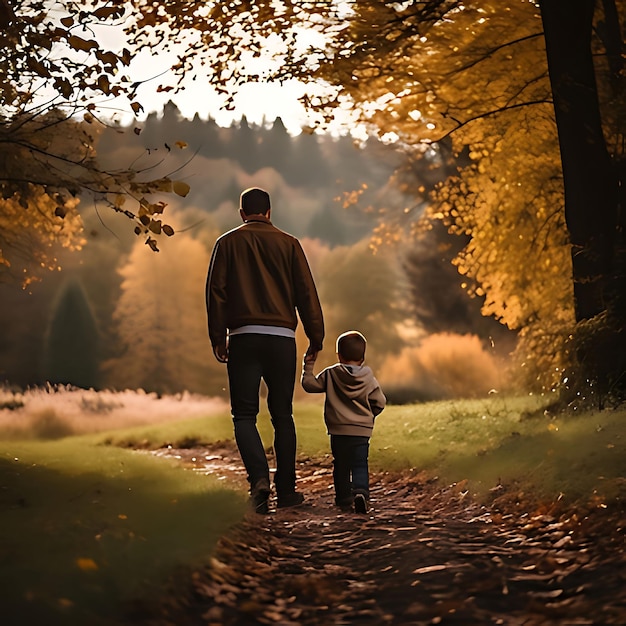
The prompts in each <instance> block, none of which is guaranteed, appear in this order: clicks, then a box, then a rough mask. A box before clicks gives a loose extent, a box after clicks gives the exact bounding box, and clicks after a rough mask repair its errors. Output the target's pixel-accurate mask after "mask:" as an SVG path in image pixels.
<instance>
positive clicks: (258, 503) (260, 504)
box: [250, 479, 271, 515]
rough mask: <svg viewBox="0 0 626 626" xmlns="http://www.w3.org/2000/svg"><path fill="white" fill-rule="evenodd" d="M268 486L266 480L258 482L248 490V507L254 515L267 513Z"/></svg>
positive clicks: (269, 491)
mask: <svg viewBox="0 0 626 626" xmlns="http://www.w3.org/2000/svg"><path fill="white" fill-rule="evenodd" d="M270 493H271V490H270V484H269V481H267V480H264V479H262V480H259V481H257V482H256V483H255V485H254V487H252V489H251V490H250V506H251V507H252V510H253V511H254V512H255V513H258V514H259V515H267V514H268V512H269V504H268V500H269V497H270Z"/></svg>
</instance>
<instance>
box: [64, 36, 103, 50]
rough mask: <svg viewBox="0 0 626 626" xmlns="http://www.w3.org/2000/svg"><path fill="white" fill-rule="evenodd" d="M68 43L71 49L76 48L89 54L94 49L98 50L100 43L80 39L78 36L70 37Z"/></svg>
mask: <svg viewBox="0 0 626 626" xmlns="http://www.w3.org/2000/svg"><path fill="white" fill-rule="evenodd" d="M67 43H69V44H70V47H72V48H74V50H82V51H83V52H89V51H90V50H93V49H94V48H96V49H98V48H99V47H100V46H98V42H97V41H94V40H93V39H89V40H87V39H83V38H82V37H78V36H77V35H70V36H69V37H68V38H67Z"/></svg>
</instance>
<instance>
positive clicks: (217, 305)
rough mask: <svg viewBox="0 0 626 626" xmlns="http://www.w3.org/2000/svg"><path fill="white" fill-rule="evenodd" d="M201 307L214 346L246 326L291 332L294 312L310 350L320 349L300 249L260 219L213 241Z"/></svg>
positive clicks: (315, 305) (313, 295)
mask: <svg viewBox="0 0 626 626" xmlns="http://www.w3.org/2000/svg"><path fill="white" fill-rule="evenodd" d="M206 305H207V314H208V322H209V337H210V339H211V344H212V345H213V347H215V346H224V345H226V336H227V330H228V329H231V330H233V329H235V328H239V327H240V326H245V325H248V324H260V325H265V326H282V327H285V328H290V329H292V330H295V329H296V326H297V324H298V320H297V317H296V310H297V311H298V315H299V316H300V319H301V320H302V325H303V326H304V331H305V333H306V335H307V337H308V339H309V342H310V343H311V347H312V348H313V349H314V350H321V348H322V341H323V339H324V320H323V316H322V308H321V306H320V302H319V298H318V295H317V290H316V288H315V283H314V282H313V276H312V275H311V270H310V268H309V264H308V262H307V260H306V257H305V255H304V251H303V250H302V246H301V245H300V242H299V241H298V240H297V239H296V238H295V237H293V236H292V235H289V234H287V233H285V232H283V231H282V230H279V229H278V228H276V227H275V226H274V225H273V224H272V223H271V222H270V221H269V219H267V218H266V217H264V216H261V215H250V216H248V217H247V219H246V222H245V223H244V224H242V225H241V226H239V227H237V228H234V229H233V230H231V231H229V232H227V233H225V234H224V235H222V236H221V237H220V238H219V239H218V240H217V241H216V242H215V247H214V248H213V255H212V257H211V264H210V266H209V274H208V277H207V284H206Z"/></svg>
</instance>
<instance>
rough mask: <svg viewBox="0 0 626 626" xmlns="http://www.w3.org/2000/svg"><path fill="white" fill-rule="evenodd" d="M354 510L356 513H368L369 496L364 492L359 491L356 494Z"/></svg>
mask: <svg viewBox="0 0 626 626" xmlns="http://www.w3.org/2000/svg"><path fill="white" fill-rule="evenodd" d="M354 511H355V513H367V512H368V511H369V505H368V503H367V498H366V497H365V495H364V494H362V493H357V494H356V495H355V496H354Z"/></svg>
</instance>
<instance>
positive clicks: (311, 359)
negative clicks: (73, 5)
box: [304, 346, 318, 363]
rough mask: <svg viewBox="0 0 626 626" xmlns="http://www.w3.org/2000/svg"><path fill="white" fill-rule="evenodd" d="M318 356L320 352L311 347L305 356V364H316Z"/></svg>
mask: <svg viewBox="0 0 626 626" xmlns="http://www.w3.org/2000/svg"><path fill="white" fill-rule="evenodd" d="M317 355H318V351H317V350H314V349H313V348H311V346H309V348H308V350H307V351H306V354H305V355H304V362H305V363H315V361H316V360H317Z"/></svg>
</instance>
